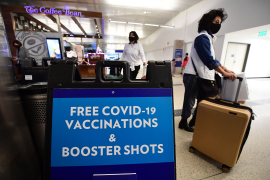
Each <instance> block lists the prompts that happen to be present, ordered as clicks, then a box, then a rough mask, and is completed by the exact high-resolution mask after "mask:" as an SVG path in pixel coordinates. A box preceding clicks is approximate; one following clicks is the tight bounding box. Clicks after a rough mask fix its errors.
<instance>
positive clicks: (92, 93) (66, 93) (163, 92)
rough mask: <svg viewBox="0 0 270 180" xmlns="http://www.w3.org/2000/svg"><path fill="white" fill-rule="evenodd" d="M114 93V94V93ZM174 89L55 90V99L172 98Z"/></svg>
mask: <svg viewBox="0 0 270 180" xmlns="http://www.w3.org/2000/svg"><path fill="white" fill-rule="evenodd" d="M112 91H114V94H113V93H112ZM171 96H172V89H170V88H160V89H154V90H153V89H54V91H53V97H54V98H76V97H81V98H82V97H96V98H97V97H171Z"/></svg>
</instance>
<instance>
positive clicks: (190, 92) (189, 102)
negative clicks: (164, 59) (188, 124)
mask: <svg viewBox="0 0 270 180" xmlns="http://www.w3.org/2000/svg"><path fill="white" fill-rule="evenodd" d="M183 82H184V86H185V95H184V103H183V108H182V115H181V116H182V118H183V119H188V118H189V117H190V115H191V110H192V108H193V106H194V104H195V99H197V107H198V104H199V102H201V101H202V100H203V99H204V98H205V97H206V96H205V95H204V92H203V90H202V87H201V85H200V84H199V82H198V79H197V78H196V76H195V75H193V74H184V77H183ZM197 107H196V109H195V112H194V116H193V117H194V118H196V113H197Z"/></svg>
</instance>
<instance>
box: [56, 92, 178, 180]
mask: <svg viewBox="0 0 270 180" xmlns="http://www.w3.org/2000/svg"><path fill="white" fill-rule="evenodd" d="M172 104H173V102H172V89H170V88H162V89H161V88H159V89H155V88H153V89H54V91H53V112H52V133H51V135H52V137H51V179H66V180H68V179H81V180H84V179H87V180H88V179H91V178H92V177H93V174H96V173H98V174H106V173H108V174H114V173H137V177H140V178H139V179H141V180H144V179H151V178H153V179H164V177H166V179H167V180H174V179H175V172H174V171H175V169H174V130H173V113H172V110H173V107H172ZM149 169H155V172H156V173H155V174H156V175H155V174H151V177H148V176H149V175H150V173H149V172H150V171H149ZM160 174H162V175H163V176H162V177H161V176H160ZM129 176H130V174H129ZM154 176H157V177H154ZM96 178H97V177H96Z"/></svg>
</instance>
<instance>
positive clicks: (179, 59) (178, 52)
mask: <svg viewBox="0 0 270 180" xmlns="http://www.w3.org/2000/svg"><path fill="white" fill-rule="evenodd" d="M174 58H175V61H176V65H175V67H181V65H182V58H183V49H176V50H175V56H174Z"/></svg>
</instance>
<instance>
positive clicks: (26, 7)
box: [24, 6, 83, 17]
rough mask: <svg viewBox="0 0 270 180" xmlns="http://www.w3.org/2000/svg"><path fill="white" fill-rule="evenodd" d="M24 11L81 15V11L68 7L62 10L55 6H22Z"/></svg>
mask: <svg viewBox="0 0 270 180" xmlns="http://www.w3.org/2000/svg"><path fill="white" fill-rule="evenodd" d="M24 8H25V10H26V12H28V13H29V14H33V13H42V14H51V15H66V16H76V17H83V15H82V12H76V11H71V10H69V9H63V10H56V9H55V8H50V9H48V8H46V7H40V8H36V7H34V6H24Z"/></svg>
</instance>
